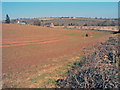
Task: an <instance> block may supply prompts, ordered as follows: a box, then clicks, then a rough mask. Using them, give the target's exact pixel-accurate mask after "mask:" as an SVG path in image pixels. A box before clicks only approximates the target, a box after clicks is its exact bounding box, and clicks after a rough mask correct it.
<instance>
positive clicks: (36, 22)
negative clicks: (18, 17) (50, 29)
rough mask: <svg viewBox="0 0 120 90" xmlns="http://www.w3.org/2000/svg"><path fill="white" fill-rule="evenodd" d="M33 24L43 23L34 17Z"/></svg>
mask: <svg viewBox="0 0 120 90" xmlns="http://www.w3.org/2000/svg"><path fill="white" fill-rule="evenodd" d="M33 24H34V25H36V26H40V25H41V23H40V21H39V19H34V22H33Z"/></svg>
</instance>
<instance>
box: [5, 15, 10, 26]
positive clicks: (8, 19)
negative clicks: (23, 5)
mask: <svg viewBox="0 0 120 90" xmlns="http://www.w3.org/2000/svg"><path fill="white" fill-rule="evenodd" d="M5 23H8V24H9V23H10V18H9V16H8V14H6V20H5Z"/></svg>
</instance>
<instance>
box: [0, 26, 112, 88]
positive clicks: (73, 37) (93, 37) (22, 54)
mask: <svg viewBox="0 0 120 90" xmlns="http://www.w3.org/2000/svg"><path fill="white" fill-rule="evenodd" d="M2 27H3V30H2V45H1V46H0V47H2V67H3V68H2V70H3V71H2V72H3V74H4V75H6V76H11V75H13V74H14V75H17V74H16V73H20V72H24V71H26V70H31V73H33V74H34V72H32V69H33V67H34V66H37V67H42V66H43V65H45V64H49V63H53V60H54V59H57V60H58V61H57V62H58V63H59V64H60V65H61V64H62V63H64V59H63V58H64V57H69V58H70V57H71V58H72V57H74V56H77V55H79V56H83V55H85V54H86V52H83V48H92V47H93V46H96V45H98V44H99V43H100V42H104V41H106V40H107V39H108V37H110V36H111V34H108V33H105V32H97V31H80V30H72V29H55V28H47V27H39V26H32V25H14V24H3V26H2ZM86 33H88V35H89V37H85V34H86ZM59 60H60V61H59ZM61 60H62V62H61ZM34 69H35V68H34ZM33 71H34V70H33ZM38 71H39V70H38ZM23 74H24V73H23ZM23 76H24V75H23ZM16 77H17V76H16ZM6 78H7V77H4V78H3V84H6V86H8V87H11V85H12V84H9V82H10V81H12V77H11V79H9V78H7V79H6ZM18 78H19V77H17V80H18ZM14 80H15V79H14ZM26 82H27V81H26ZM19 83H20V82H19ZM8 84H9V85H8ZM21 85H23V84H21ZM18 87H19V86H18ZM21 87H24V86H21ZM27 87H29V86H27ZM34 87H35V86H34Z"/></svg>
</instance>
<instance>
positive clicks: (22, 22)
mask: <svg viewBox="0 0 120 90" xmlns="http://www.w3.org/2000/svg"><path fill="white" fill-rule="evenodd" d="M16 24H26V23H25V22H24V21H18V22H17V23H16Z"/></svg>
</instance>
